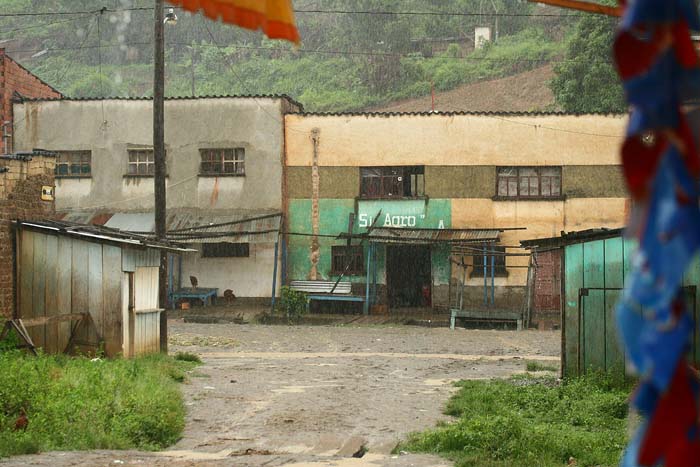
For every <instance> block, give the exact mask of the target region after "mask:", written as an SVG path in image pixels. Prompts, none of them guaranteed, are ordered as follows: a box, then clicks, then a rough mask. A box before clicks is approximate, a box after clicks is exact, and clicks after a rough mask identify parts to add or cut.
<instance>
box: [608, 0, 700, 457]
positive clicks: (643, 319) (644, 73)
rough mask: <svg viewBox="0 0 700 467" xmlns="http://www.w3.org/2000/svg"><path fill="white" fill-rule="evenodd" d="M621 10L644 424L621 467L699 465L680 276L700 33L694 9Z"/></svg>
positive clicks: (696, 156)
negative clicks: (697, 34)
mask: <svg viewBox="0 0 700 467" xmlns="http://www.w3.org/2000/svg"><path fill="white" fill-rule="evenodd" d="M620 3H621V6H622V7H623V8H624V12H623V16H622V21H621V23H620V26H619V29H618V32H617V35H616V39H615V44H614V49H613V54H614V58H615V62H616V64H617V69H618V73H619V75H620V77H621V78H622V80H623V85H624V89H625V93H626V96H627V100H628V102H629V104H630V109H631V111H630V112H631V113H630V119H629V127H628V129H627V135H626V139H625V142H624V144H623V146H622V162H623V170H624V174H625V178H626V181H627V185H628V188H629V191H630V194H631V196H632V199H633V201H634V206H635V207H634V212H633V215H632V218H631V221H630V225H629V227H628V233H629V234H631V235H634V236H636V237H637V239H638V241H639V249H638V251H637V252H636V257H635V259H634V265H633V270H632V273H631V277H630V279H629V281H628V283H627V288H626V290H625V292H624V294H623V297H622V299H621V301H620V303H619V304H618V308H617V323H618V329H619V331H620V335H621V337H622V341H623V343H624V346H625V350H626V353H627V356H628V360H629V361H630V363H631V365H632V366H633V367H634V369H635V370H636V371H637V374H638V376H639V378H640V384H639V387H638V388H637V391H636V392H635V394H634V395H633V396H632V404H633V406H634V407H635V408H636V409H637V410H638V412H639V413H640V414H641V416H642V417H643V423H642V425H641V428H640V429H639V431H638V432H637V434H636V435H635V437H634V439H633V440H632V441H631V442H630V445H629V446H628V448H627V451H626V452H625V455H624V457H623V460H622V463H621V465H622V466H623V467H638V466H657V465H665V466H667V467H696V466H698V465H700V410H699V407H700V382H699V380H698V376H697V373H696V372H695V370H693V369H692V368H691V367H690V365H689V362H688V360H687V354H688V351H689V348H690V343H691V338H692V337H691V336H692V333H693V329H694V323H693V320H692V318H691V316H690V314H689V313H688V310H687V309H686V297H684V296H683V293H682V280H683V273H684V271H685V270H686V269H687V268H688V266H689V264H690V262H691V260H692V259H693V258H694V256H695V255H696V253H697V252H698V249H700V208H699V207H698V201H699V199H700V190H699V189H698V178H699V176H700V153H699V145H698V128H699V127H700V118H699V116H698V115H697V112H694V111H691V110H690V109H692V108H693V107H692V106H689V105H684V104H688V103H691V102H693V101H695V102H696V103H697V102H700V101H698V98H699V97H700V60H699V59H698V55H697V53H696V51H695V49H694V47H693V43H692V40H691V35H690V31H691V30H695V31H697V30H700V18H699V17H698V10H697V6H696V4H695V2H694V1H693V0H664V1H660V0H636V1H630V2H627V5H625V2H622V1H621V2H620Z"/></svg>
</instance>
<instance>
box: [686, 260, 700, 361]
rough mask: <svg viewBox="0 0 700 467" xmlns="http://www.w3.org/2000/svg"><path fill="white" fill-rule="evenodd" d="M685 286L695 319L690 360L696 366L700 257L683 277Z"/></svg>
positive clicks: (699, 344) (698, 356) (699, 329)
mask: <svg viewBox="0 0 700 467" xmlns="http://www.w3.org/2000/svg"><path fill="white" fill-rule="evenodd" d="M683 285H684V286H685V287H687V288H688V289H687V290H686V294H687V303H688V310H689V311H690V313H692V315H693V318H694V319H695V331H694V332H693V336H692V344H691V349H690V355H689V357H690V359H691V360H692V361H694V362H695V366H696V367H697V366H698V365H700V349H698V347H700V320H698V318H700V312H698V306H699V304H698V298H700V297H699V295H698V292H699V291H698V286H699V285H700V257H698V256H695V258H694V259H693V262H692V263H691V264H690V267H689V268H688V270H687V271H686V273H685V274H684V276H683Z"/></svg>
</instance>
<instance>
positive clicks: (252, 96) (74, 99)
mask: <svg viewBox="0 0 700 467" xmlns="http://www.w3.org/2000/svg"><path fill="white" fill-rule="evenodd" d="M202 99H284V100H286V101H288V102H289V103H291V104H293V105H295V106H297V107H299V109H303V108H304V106H303V105H302V104H301V103H300V102H298V101H296V100H294V99H293V98H292V97H290V96H289V95H287V94H239V95H228V94H217V95H211V96H196V97H192V96H173V97H166V98H165V100H166V101H187V100H202ZM152 100H153V98H152V97H125V96H112V97H102V98H97V97H38V98H31V97H25V96H22V97H21V98H19V99H15V102H55V101H67V102H89V101H152Z"/></svg>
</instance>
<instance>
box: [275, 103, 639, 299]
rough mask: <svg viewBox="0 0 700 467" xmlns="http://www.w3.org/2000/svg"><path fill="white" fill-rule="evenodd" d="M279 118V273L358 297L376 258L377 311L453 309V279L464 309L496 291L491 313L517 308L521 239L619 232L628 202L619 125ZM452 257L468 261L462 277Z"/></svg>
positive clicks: (534, 119) (523, 274)
mask: <svg viewBox="0 0 700 467" xmlns="http://www.w3.org/2000/svg"><path fill="white" fill-rule="evenodd" d="M285 121H286V131H285V133H286V165H287V178H286V183H285V193H286V196H285V202H286V210H287V213H288V215H287V217H286V222H287V226H286V229H287V231H288V232H289V235H288V237H287V239H288V240H287V241H288V248H287V250H288V261H287V276H288V278H289V279H290V280H309V279H311V280H314V279H317V280H318V279H323V280H332V279H337V278H338V277H340V275H341V274H342V275H343V276H344V278H346V279H345V280H350V281H353V282H355V283H356V284H357V286H356V287H357V290H356V291H357V292H361V290H362V287H363V286H364V283H365V281H366V280H367V277H366V264H365V263H367V261H373V262H374V263H375V264H376V267H374V270H373V272H372V275H377V276H378V277H377V283H378V284H379V286H378V292H377V303H379V304H386V305H388V306H389V307H391V308H403V307H425V306H431V307H433V308H435V307H438V308H442V307H451V306H452V307H453V306H454V300H455V298H456V295H455V293H454V291H455V290H457V289H460V288H461V285H462V283H464V285H465V289H464V297H463V299H464V300H465V301H466V302H467V304H472V305H473V306H481V305H482V304H483V303H484V302H485V301H486V300H485V297H484V295H485V293H484V290H485V288H486V287H485V283H486V284H487V286H490V284H492V283H493V285H494V289H495V290H493V291H491V292H489V293H490V294H493V296H494V300H493V301H491V300H488V302H489V306H493V307H495V308H503V309H511V310H512V309H514V308H515V309H517V308H518V307H522V306H523V303H524V302H525V301H526V296H527V283H528V267H529V260H530V256H529V255H528V254H527V252H525V251H523V250H519V249H518V247H519V245H520V240H524V239H533V238H538V237H551V236H554V235H558V234H559V233H560V232H561V231H574V230H582V229H587V228H599V227H611V228H614V227H620V226H622V225H623V224H624V221H625V217H626V211H627V209H628V207H629V202H628V200H627V195H626V189H625V184H624V180H623V177H622V173H621V167H620V163H619V160H618V152H619V146H620V144H621V143H622V140H623V135H624V129H625V123H626V117H623V116H614V115H564V114H527V113H524V114H477V113H473V114H469V113H460V114H297V115H287V116H286V117H285ZM368 230H371V231H372V232H371V233H369V235H364V236H363V235H362V234H366V233H367V232H368ZM440 232H442V233H440ZM347 233H353V234H354V236H348V235H343V234H347ZM348 238H352V239H353V240H350V241H348ZM440 239H442V240H440ZM370 244H374V245H376V246H375V247H374V253H373V255H375V256H374V257H373V256H372V255H369V256H368V254H367V250H368V247H369V245H370ZM484 247H486V248H487V250H486V254H484V253H483V251H484V250H483V248H484ZM455 262H458V263H461V264H466V265H468V267H467V268H465V269H466V274H464V270H463V268H459V267H453V266H454V264H455ZM374 271H376V272H374ZM485 271H486V272H487V274H484V272H485ZM485 275H486V276H488V277H487V278H485V277H484V276H485ZM485 279H488V280H485ZM373 280H374V278H373ZM554 286H555V285H552V287H554ZM494 302H495V303H494Z"/></svg>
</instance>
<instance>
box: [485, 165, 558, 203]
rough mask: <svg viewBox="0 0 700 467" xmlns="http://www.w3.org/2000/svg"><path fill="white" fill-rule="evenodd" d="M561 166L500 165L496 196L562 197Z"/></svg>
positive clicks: (513, 197)
mask: <svg viewBox="0 0 700 467" xmlns="http://www.w3.org/2000/svg"><path fill="white" fill-rule="evenodd" d="M561 195H562V191H561V167H499V168H498V177H497V182H496V198H500V199H547V198H560V197H561Z"/></svg>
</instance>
